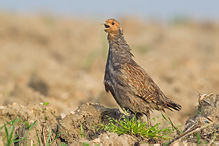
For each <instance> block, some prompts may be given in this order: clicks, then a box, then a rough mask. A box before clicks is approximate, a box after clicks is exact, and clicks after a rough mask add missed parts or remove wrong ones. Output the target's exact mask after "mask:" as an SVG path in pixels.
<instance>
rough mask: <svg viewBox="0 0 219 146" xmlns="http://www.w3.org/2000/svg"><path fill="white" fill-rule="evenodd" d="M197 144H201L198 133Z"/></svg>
mask: <svg viewBox="0 0 219 146" xmlns="http://www.w3.org/2000/svg"><path fill="white" fill-rule="evenodd" d="M196 136H197V144H201V135H200V133H197V135H196Z"/></svg>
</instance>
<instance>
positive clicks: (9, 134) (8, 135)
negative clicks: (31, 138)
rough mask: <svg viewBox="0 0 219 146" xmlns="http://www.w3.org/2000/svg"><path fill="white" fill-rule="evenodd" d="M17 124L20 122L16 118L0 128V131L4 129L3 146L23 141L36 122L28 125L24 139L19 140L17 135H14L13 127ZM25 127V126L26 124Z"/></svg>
mask: <svg viewBox="0 0 219 146" xmlns="http://www.w3.org/2000/svg"><path fill="white" fill-rule="evenodd" d="M19 122H22V121H21V120H20V119H18V118H15V119H14V120H11V121H9V122H7V123H5V124H4V125H3V126H2V127H0V130H2V129H4V135H5V136H4V137H3V139H2V141H3V142H4V145H5V146H10V145H11V144H13V143H16V142H19V141H22V140H24V139H25V138H26V135H27V134H28V132H29V131H30V130H31V129H32V128H33V126H34V125H36V122H37V120H36V121H34V122H33V123H32V124H28V127H26V128H27V129H28V130H27V132H26V133H25V134H24V137H22V138H20V139H18V136H19V135H17V134H15V126H16V125H18V123H19ZM22 123H24V122H22ZM25 125H27V123H26V124H25Z"/></svg>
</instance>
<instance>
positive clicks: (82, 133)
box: [81, 124, 84, 138]
mask: <svg viewBox="0 0 219 146" xmlns="http://www.w3.org/2000/svg"><path fill="white" fill-rule="evenodd" d="M81 138H84V130H83V127H82V124H81Z"/></svg>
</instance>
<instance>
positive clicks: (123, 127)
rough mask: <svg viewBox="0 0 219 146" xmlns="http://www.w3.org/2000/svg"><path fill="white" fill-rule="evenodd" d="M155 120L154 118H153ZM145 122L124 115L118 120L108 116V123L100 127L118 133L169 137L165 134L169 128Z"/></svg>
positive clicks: (168, 131) (169, 130)
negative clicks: (149, 124)
mask: <svg viewBox="0 0 219 146" xmlns="http://www.w3.org/2000/svg"><path fill="white" fill-rule="evenodd" d="M154 120H155V119H154ZM147 125H148V123H147V122H141V120H137V119H136V117H135V116H134V117H132V118H129V117H127V116H125V115H123V116H122V118H121V119H120V120H117V119H114V118H111V117H109V123H108V124H101V128H102V129H104V130H105V131H106V130H107V131H110V132H114V133H117V134H118V135H122V134H130V135H140V136H143V137H147V138H161V139H164V140H166V139H170V138H171V137H169V136H167V134H169V133H171V132H172V131H171V128H170V127H168V128H160V123H157V124H155V125H154V126H147Z"/></svg>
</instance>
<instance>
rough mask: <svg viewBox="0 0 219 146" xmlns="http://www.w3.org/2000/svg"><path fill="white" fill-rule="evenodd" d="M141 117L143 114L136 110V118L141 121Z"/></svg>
mask: <svg viewBox="0 0 219 146" xmlns="http://www.w3.org/2000/svg"><path fill="white" fill-rule="evenodd" d="M142 117H143V114H142V113H138V112H137V113H136V118H137V119H138V120H141V121H143V119H142Z"/></svg>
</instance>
